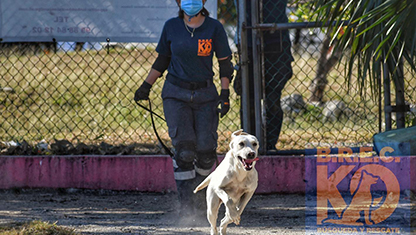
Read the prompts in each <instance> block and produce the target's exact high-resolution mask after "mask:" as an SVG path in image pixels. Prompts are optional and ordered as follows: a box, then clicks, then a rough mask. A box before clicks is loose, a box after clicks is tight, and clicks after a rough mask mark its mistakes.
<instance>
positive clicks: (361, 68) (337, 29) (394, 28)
mask: <svg viewBox="0 0 416 235" xmlns="http://www.w3.org/2000/svg"><path fill="white" fill-rule="evenodd" d="M313 7H314V8H316V11H315V15H316V18H317V20H318V21H323V22H330V23H331V24H332V23H333V24H334V25H335V26H334V27H332V28H331V30H332V32H333V34H334V37H338V36H339V37H340V40H339V41H336V44H337V45H336V46H337V47H338V49H341V50H346V49H351V50H350V52H351V53H350V55H349V58H348V59H349V66H348V77H349V78H351V76H352V74H353V69H358V77H359V79H360V83H359V84H360V88H361V90H362V89H363V87H364V86H365V85H366V84H367V82H368V83H369V85H370V87H372V88H373V89H372V91H373V93H377V92H378V87H379V86H381V82H380V81H381V76H382V72H383V66H382V63H385V64H386V66H387V68H388V71H389V73H390V76H391V77H392V78H393V81H395V83H396V84H397V82H398V79H399V76H400V74H399V73H398V72H397V71H398V70H397V68H398V66H399V63H400V62H401V61H402V60H406V61H407V62H408V64H409V65H410V66H411V68H412V70H413V71H416V66H415V63H414V61H415V59H416V56H415V55H416V54H415V51H416V50H415V49H416V21H415V15H416V1H407V0H405V1H403V0H363V1H354V0H315V1H313ZM342 20H349V21H350V24H348V25H345V24H343V23H342ZM355 61H356V62H357V67H356V68H355V67H354V66H355V65H354V62H355ZM367 78H368V79H367Z"/></svg>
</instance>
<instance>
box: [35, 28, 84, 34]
mask: <svg viewBox="0 0 416 235" xmlns="http://www.w3.org/2000/svg"><path fill="white" fill-rule="evenodd" d="M32 33H36V34H38V33H70V34H72V33H91V29H90V28H89V27H83V28H78V27H56V28H55V27H43V28H42V27H33V28H32Z"/></svg>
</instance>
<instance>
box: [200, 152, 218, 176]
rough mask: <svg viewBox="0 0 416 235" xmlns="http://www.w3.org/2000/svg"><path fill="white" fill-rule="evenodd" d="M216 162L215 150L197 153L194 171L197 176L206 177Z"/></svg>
mask: <svg viewBox="0 0 416 235" xmlns="http://www.w3.org/2000/svg"><path fill="white" fill-rule="evenodd" d="M216 161H217V152H216V151H215V150H210V151H206V152H205V151H204V152H197V155H196V164H195V170H196V172H197V173H198V174H200V175H204V176H207V175H209V173H210V172H211V168H212V166H213V165H214V164H215V162H216Z"/></svg>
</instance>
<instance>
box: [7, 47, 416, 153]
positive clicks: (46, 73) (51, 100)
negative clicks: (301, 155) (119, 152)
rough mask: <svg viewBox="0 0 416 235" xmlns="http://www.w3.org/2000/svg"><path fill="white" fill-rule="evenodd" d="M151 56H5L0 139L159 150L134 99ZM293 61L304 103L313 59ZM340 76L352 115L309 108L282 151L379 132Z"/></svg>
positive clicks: (226, 135)
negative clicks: (335, 117) (338, 116)
mask: <svg viewBox="0 0 416 235" xmlns="http://www.w3.org/2000/svg"><path fill="white" fill-rule="evenodd" d="M154 56H155V54H154V53H153V49H152V48H147V49H137V48H135V49H131V50H127V49H113V50H110V52H109V53H107V51H106V50H101V51H83V52H79V53H75V52H68V53H63V52H58V53H56V54H55V53H48V54H38V55H22V56H16V55H13V56H7V57H6V56H2V55H1V54H0V63H1V64H2V69H1V70H0V77H1V78H2V79H1V80H0V87H11V88H13V89H14V91H15V92H14V93H5V92H0V113H1V116H0V141H10V140H26V141H28V142H29V143H34V142H37V141H40V140H43V139H44V140H46V141H47V142H49V143H50V142H52V141H53V140H54V139H67V140H69V141H72V142H73V143H79V142H83V143H87V144H97V143H100V142H103V141H104V142H107V143H110V144H129V143H146V144H149V143H154V144H155V145H156V144H157V139H156V136H155V134H154V133H153V129H152V127H151V122H150V118H149V113H148V112H147V111H144V110H143V109H141V108H139V107H138V106H137V105H136V104H135V103H134V102H133V96H134V92H135V90H136V89H137V88H138V86H139V85H140V84H141V82H142V81H143V80H144V79H145V77H146V75H147V73H148V71H149V69H150V66H151V64H152V63H153V61H154V59H155V58H154ZM295 57H296V58H295V62H294V63H293V69H294V76H293V77H292V79H291V80H290V81H289V82H288V84H287V85H286V87H285V90H284V94H283V95H287V94H291V93H294V92H296V93H300V94H302V95H303V97H304V98H305V99H307V98H309V95H310V92H309V90H308V86H309V84H310V81H311V80H312V79H313V77H314V76H315V72H314V71H315V70H316V59H314V58H308V59H306V60H305V59H303V58H301V57H298V56H295ZM338 71H343V66H342V65H341V66H340V67H339V68H337V69H335V70H333V71H332V72H331V73H330V76H329V77H328V79H329V85H328V88H327V92H326V94H325V97H324V99H325V100H333V99H340V100H343V101H344V102H345V103H347V104H348V106H349V108H351V109H353V110H354V111H355V116H354V117H351V118H350V119H349V120H348V121H346V122H342V121H341V122H337V123H324V122H322V120H321V119H320V118H319V117H317V116H316V115H318V112H317V110H313V109H312V110H308V111H307V112H306V113H305V114H303V115H300V116H298V117H297V118H296V119H295V122H294V123H286V122H285V123H284V124H283V128H282V134H281V138H280V140H281V141H279V143H278V147H279V148H281V149H292V148H295V149H296V148H305V147H308V146H311V145H313V146H321V145H322V144H331V145H336V144H344V143H358V144H361V143H369V142H371V137H372V135H373V134H374V133H376V132H377V131H378V119H377V115H378V108H377V105H378V103H377V102H375V101H374V99H372V98H371V97H370V96H369V95H366V96H365V97H360V96H359V92H358V89H357V85H356V84H355V82H354V81H353V82H352V85H351V87H350V88H349V89H348V88H347V86H346V83H345V79H344V77H343V74H342V73H340V72H338ZM217 77H218V76H217V75H216V76H215V81H216V82H217V83H218V82H219V81H218V80H219V79H218V78H217ZM163 81H164V79H163V78H162V79H159V80H158V81H157V83H156V84H155V85H154V86H153V88H152V92H151V94H150V98H151V101H152V106H153V109H154V111H155V112H156V113H159V114H161V115H162V114H163V107H162V99H161V97H160V93H161V87H162V86H163ZM412 81H414V79H413V80H412ZM409 84H411V83H409ZM413 84H414V83H413ZM217 87H219V86H217ZM393 90H394V89H393ZM366 92H369V90H367V91H366ZM406 95H407V97H408V98H409V99H410V100H411V98H412V97H416V93H415V89H413V88H412V87H411V86H407V87H406ZM238 99H239V97H237V96H236V95H235V93H234V91H233V90H232V92H231V105H232V107H231V110H230V112H229V113H228V114H227V116H226V117H225V118H223V119H221V120H220V126H219V131H218V133H219V148H218V151H219V152H225V151H226V150H227V148H228V142H229V140H230V136H231V133H232V132H233V131H235V130H237V129H239V128H240V115H239V109H240V106H239V104H240V100H238ZM142 103H144V104H145V105H147V102H142ZM156 126H157V129H158V132H159V134H160V136H161V137H162V139H164V141H165V142H168V143H169V136H168V132H167V126H166V124H165V122H164V121H161V120H158V119H156Z"/></svg>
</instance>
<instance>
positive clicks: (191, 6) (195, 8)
mask: <svg viewBox="0 0 416 235" xmlns="http://www.w3.org/2000/svg"><path fill="white" fill-rule="evenodd" d="M203 7H204V4H203V3H202V0H182V1H181V9H182V10H183V11H184V12H185V14H187V15H188V16H195V15H196V14H198V13H199V12H200V11H201V10H202V8H203Z"/></svg>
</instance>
